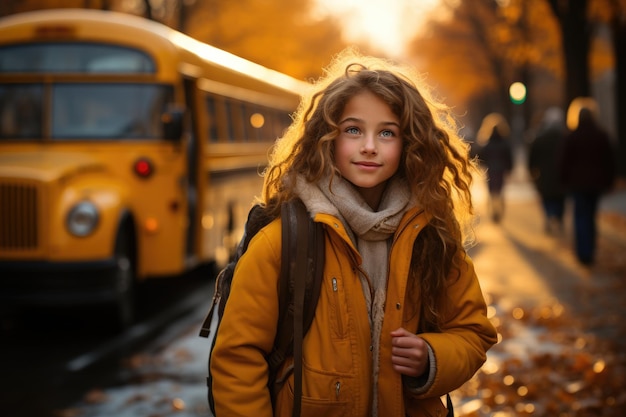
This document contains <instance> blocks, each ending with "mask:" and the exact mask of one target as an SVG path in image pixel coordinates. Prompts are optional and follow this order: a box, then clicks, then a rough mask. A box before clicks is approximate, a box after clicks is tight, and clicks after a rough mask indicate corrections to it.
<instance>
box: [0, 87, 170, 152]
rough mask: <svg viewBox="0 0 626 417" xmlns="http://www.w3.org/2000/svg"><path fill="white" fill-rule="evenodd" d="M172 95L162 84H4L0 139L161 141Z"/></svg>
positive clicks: (1, 89) (0, 105)
mask: <svg viewBox="0 0 626 417" xmlns="http://www.w3.org/2000/svg"><path fill="white" fill-rule="evenodd" d="M48 87H49V91H50V100H49V101H47V100H46V99H45V97H46V90H47V88H48ZM173 96H174V93H173V88H172V87H171V86H166V85H158V84H132V83H54V84H49V85H43V84H5V85H0V139H40V138H46V137H49V138H51V139H53V140H107V139H162V138H163V137H164V136H163V127H162V121H161V116H162V114H163V112H164V111H166V110H167V108H168V106H169V105H170V104H171V103H172V102H173V100H174V97H173ZM46 102H49V103H50V107H49V108H50V110H49V111H47V110H46V109H47V108H48V107H47V106H45V105H44V103H46ZM44 120H49V123H44ZM46 125H49V126H50V128H49V132H45V131H44V126H46Z"/></svg>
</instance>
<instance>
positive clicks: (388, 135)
mask: <svg viewBox="0 0 626 417" xmlns="http://www.w3.org/2000/svg"><path fill="white" fill-rule="evenodd" d="M380 136H382V137H384V138H392V137H394V136H395V133H393V132H392V131H391V130H383V131H382V132H380Z"/></svg>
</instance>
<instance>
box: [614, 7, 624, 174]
mask: <svg viewBox="0 0 626 417" xmlns="http://www.w3.org/2000/svg"><path fill="white" fill-rule="evenodd" d="M618 11H619V10H616V13H615V14H614V16H613V19H612V21H611V31H612V34H613V50H614V53H615V119H616V122H617V126H616V131H617V174H618V175H619V176H620V177H623V178H626V21H624V19H623V18H621V15H620V13H617V12H618Z"/></svg>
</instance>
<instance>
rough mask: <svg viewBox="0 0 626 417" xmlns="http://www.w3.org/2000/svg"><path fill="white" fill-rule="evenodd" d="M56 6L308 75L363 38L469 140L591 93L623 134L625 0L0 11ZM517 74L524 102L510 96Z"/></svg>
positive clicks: (171, 1)
mask: <svg viewBox="0 0 626 417" xmlns="http://www.w3.org/2000/svg"><path fill="white" fill-rule="evenodd" d="M59 7H79V8H95V9H106V10H115V11H121V12H124V13H129V14H134V15H140V16H144V17H146V18H148V19H153V20H156V21H159V22H162V23H165V24H166V25H168V26H170V27H172V28H174V29H177V30H179V31H181V32H184V33H186V34H188V35H190V36H192V37H194V38H196V39H198V40H200V41H202V42H206V43H209V44H211V45H213V46H216V47H218V48H221V49H224V50H226V51H229V52H231V53H234V54H236V55H239V56H241V57H244V58H246V59H249V60H251V61H254V62H257V63H259V64H262V65H264V66H267V67H269V68H272V69H275V70H278V71H281V72H284V73H286V74H289V75H291V76H293V77H295V78H298V79H302V80H310V79H315V78H317V77H318V76H319V75H320V74H321V71H322V68H323V67H324V66H325V65H327V64H328V62H329V61H330V59H331V57H332V56H333V54H335V53H337V52H339V51H340V50H342V49H343V48H344V47H345V46H346V45H349V44H351V45H354V44H356V45H358V46H359V47H360V49H361V51H362V52H365V53H371V54H375V55H381V56H388V57H390V58H393V59H397V60H399V61H403V62H407V63H410V64H412V65H415V66H416V67H417V68H419V69H420V70H422V71H423V72H424V73H425V75H426V77H427V80H428V81H429V82H430V84H431V85H432V86H433V87H435V88H436V90H437V91H438V93H439V94H440V96H441V97H443V98H444V100H445V102H446V103H447V104H448V105H450V106H452V107H454V108H455V109H456V112H457V114H458V116H459V117H460V119H461V120H462V122H463V124H464V125H465V127H466V134H467V135H468V136H471V135H472V134H473V132H476V131H477V130H478V127H479V125H480V121H481V120H482V118H483V117H484V116H485V115H487V114H488V113H491V112H496V111H497V112H499V113H501V114H503V115H504V116H505V117H506V118H507V119H508V120H509V121H510V124H511V125H512V127H513V128H514V130H516V132H514V133H516V134H518V135H520V134H521V132H532V130H533V129H536V128H537V126H538V125H539V122H540V119H541V115H542V114H543V112H544V111H545V110H546V109H547V108H549V107H551V106H559V107H562V108H567V106H568V104H569V103H570V102H571V100H572V99H573V98H575V97H579V96H593V97H595V98H596V99H597V101H598V103H599V108H600V112H599V114H600V119H601V122H602V124H603V126H604V127H605V128H606V129H607V130H608V131H609V132H610V134H611V137H612V138H613V140H615V141H618V140H620V141H622V142H623V141H626V126H625V123H626V90H625V89H626V87H625V85H626V82H625V81H624V80H625V79H626V63H625V60H626V50H625V48H626V47H625V46H624V45H626V39H625V38H626V18H625V17H624V15H625V14H626V2H625V1H624V0H570V1H560V0H480V1H470V0H421V1H411V0H401V1H394V2H387V1H384V0H367V1H352V0H351V1H341V2H336V1H332V0H283V1H260V0H241V1H238V2H231V1H226V0H5V1H3V2H2V4H1V5H0V16H4V15H9V14H14V13H19V12H24V11H29V10H35V9H45V8H59ZM620 80H621V82H620ZM514 82H521V83H523V84H524V85H525V86H526V89H527V94H526V97H525V101H524V103H523V104H515V103H512V101H511V98H510V96H509V87H510V86H511V84H512V83H514ZM518 107H519V108H518ZM618 138H621V139H618ZM618 149H619V161H620V163H619V164H618V165H619V169H620V174H621V175H624V174H626V146H625V145H624V143H620V146H619V147H618Z"/></svg>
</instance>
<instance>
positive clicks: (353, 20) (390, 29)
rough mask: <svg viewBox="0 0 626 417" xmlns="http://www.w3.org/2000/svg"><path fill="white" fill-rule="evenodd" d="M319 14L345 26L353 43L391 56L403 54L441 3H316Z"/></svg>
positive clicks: (424, 0) (401, 0)
mask: <svg viewBox="0 0 626 417" xmlns="http://www.w3.org/2000/svg"><path fill="white" fill-rule="evenodd" d="M316 2H317V11H316V12H317V13H319V14H320V15H321V16H326V15H331V16H333V17H335V18H337V19H338V22H339V23H341V24H343V26H344V27H343V31H344V37H345V38H346V40H347V41H349V42H360V41H363V40H366V41H368V42H369V43H370V44H371V45H372V46H373V47H374V48H380V49H383V50H385V51H386V52H387V53H388V54H389V56H392V57H393V56H398V55H400V54H402V52H403V51H404V48H405V46H406V43H407V41H408V40H410V38H412V37H413V36H414V34H415V33H416V32H417V31H419V27H420V25H421V24H422V22H423V20H424V17H425V16H426V15H427V13H428V12H429V11H430V10H432V9H433V8H434V7H435V6H436V5H437V3H439V0H342V1H337V0H316Z"/></svg>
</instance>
